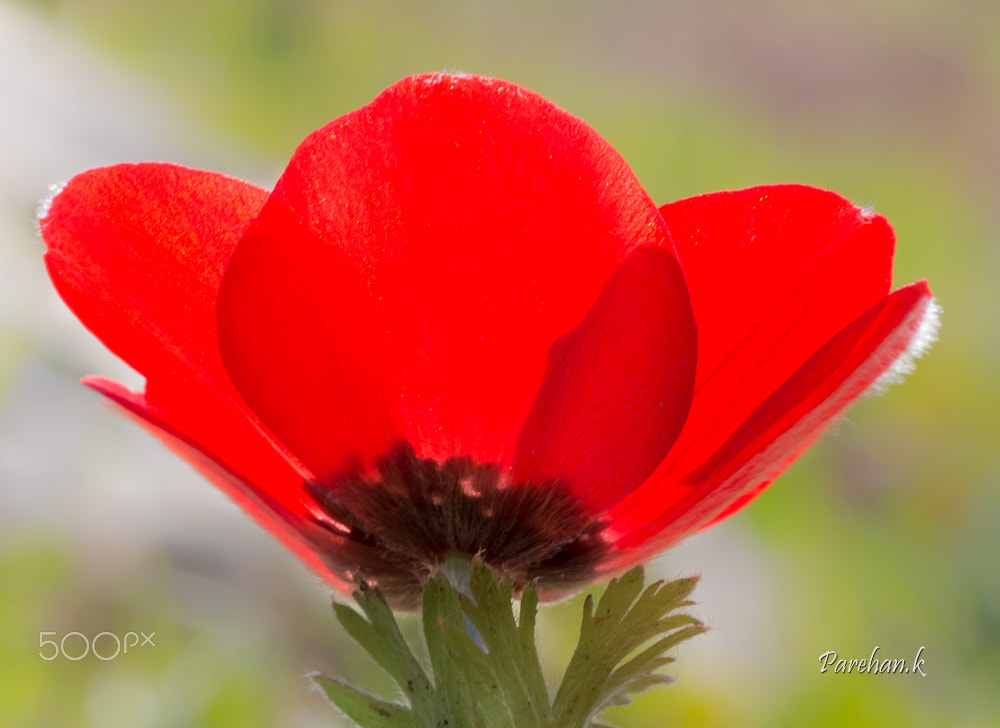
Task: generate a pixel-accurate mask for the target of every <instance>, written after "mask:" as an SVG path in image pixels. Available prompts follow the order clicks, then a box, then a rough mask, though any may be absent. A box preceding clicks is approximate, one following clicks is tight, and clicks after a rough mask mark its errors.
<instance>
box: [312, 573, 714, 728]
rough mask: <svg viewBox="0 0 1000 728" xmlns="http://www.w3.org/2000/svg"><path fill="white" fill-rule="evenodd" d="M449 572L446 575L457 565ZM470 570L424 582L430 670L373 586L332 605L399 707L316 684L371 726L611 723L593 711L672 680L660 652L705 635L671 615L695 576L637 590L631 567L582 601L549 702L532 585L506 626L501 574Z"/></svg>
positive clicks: (549, 727) (557, 727)
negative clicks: (348, 602)
mask: <svg viewBox="0 0 1000 728" xmlns="http://www.w3.org/2000/svg"><path fill="white" fill-rule="evenodd" d="M450 567H451V569H452V570H454V568H455V564H454V562H452V564H451V565H450ZM469 569H470V571H469V574H468V581H465V580H464V579H463V578H461V577H462V574H461V572H458V574H457V575H456V574H451V572H449V574H451V576H452V577H453V578H457V579H458V581H459V583H460V584H464V586H463V587H461V588H455V586H454V585H452V584H450V583H449V582H448V579H447V578H445V576H444V575H443V574H440V573H438V574H435V575H432V577H431V578H430V580H429V581H428V583H427V585H426V587H425V591H424V604H423V627H424V636H425V639H426V642H427V654H428V657H429V660H430V671H429V673H428V672H425V671H424V669H423V668H422V667H421V666H420V664H419V663H418V662H417V660H416V658H415V657H414V656H413V653H412V651H411V650H410V648H409V645H408V644H407V643H406V640H405V639H404V638H403V636H402V633H401V632H400V630H399V626H398V624H397V623H396V620H395V617H394V616H393V615H392V612H391V610H390V609H389V607H388V605H387V604H386V602H385V599H384V598H383V597H382V595H381V594H380V593H379V592H378V590H374V589H361V590H359V592H358V593H356V594H355V599H356V601H357V602H358V605H359V606H360V607H361V610H362V613H358V612H356V611H355V610H353V609H351V608H349V607H347V606H344V605H336V606H335V610H336V613H337V618H338V619H339V620H340V622H341V624H343V626H344V628H345V630H347V632H348V634H350V635H351V636H352V637H353V638H354V639H355V640H357V641H358V643H359V644H361V645H362V646H363V647H364V648H365V649H366V650H368V652H369V653H370V654H371V655H372V657H373V658H374V659H375V660H376V662H377V663H378V664H379V665H380V666H381V667H382V668H383V669H384V670H386V672H388V673H389V675H390V676H391V677H392V678H393V680H394V681H395V682H396V684H397V685H398V686H399V688H400V690H401V691H402V693H403V694H404V695H405V696H406V697H407V699H408V700H409V701H410V707H409V708H407V707H406V706H403V705H397V704H395V703H391V702H388V701H385V700H382V699H380V698H377V697H375V696H372V695H368V694H366V693H364V692H362V691H360V690H356V689H354V688H351V687H349V686H347V685H345V684H343V683H340V682H339V681H336V680H331V679H330V678H323V677H317V678H314V679H316V681H317V684H319V685H321V687H322V688H323V689H324V691H325V692H326V693H327V695H328V696H329V697H330V699H331V700H333V701H334V702H335V703H336V704H337V705H338V706H339V707H340V708H341V710H343V711H344V713H345V714H347V715H348V716H350V717H351V718H352V719H353V720H356V721H358V722H359V724H362V725H364V726H374V728H438V727H439V726H461V727H462V728H465V727H466V726H469V727H470V728H610V726H606V725H605V724H603V723H597V722H594V716H595V715H597V714H598V713H599V712H600V711H601V710H603V709H604V708H606V707H608V706H610V705H622V704H625V703H627V702H629V700H630V699H631V696H632V695H634V694H636V693H639V692H642V691H643V690H646V689H648V688H650V687H653V686H656V685H662V684H665V683H669V682H670V681H671V679H672V678H670V677H669V676H667V675H663V674H661V673H659V672H657V671H658V670H659V669H661V668H662V667H664V666H666V665H668V664H670V663H671V662H672V661H673V658H672V657H669V656H667V655H666V654H665V653H666V651H667V650H669V649H671V648H672V647H674V646H675V645H676V644H677V643H678V642H680V641H682V640H684V639H687V638H689V637H692V636H694V635H696V634H700V633H701V632H703V631H704V627H703V625H702V624H701V623H700V622H699V621H698V620H697V619H695V618H694V617H691V616H689V615H686V614H676V613H674V611H675V610H676V609H678V608H682V607H684V606H687V605H689V604H690V602H689V601H687V597H688V595H689V594H690V593H691V590H692V589H693V588H694V584H695V582H696V579H681V580H678V581H676V582H671V583H669V584H664V583H662V582H657V583H655V584H652V585H650V586H648V587H646V588H643V583H644V576H643V572H642V569H640V568H636V569H633V570H631V571H629V572H628V573H626V574H624V575H623V576H622V577H620V578H619V579H615V580H613V581H612V582H611V583H610V584H609V585H608V586H607V588H606V589H605V591H604V593H603V594H602V595H601V597H600V598H599V599H598V600H597V602H596V605H595V602H594V599H593V598H592V597H590V596H588V597H587V599H586V600H585V602H584V609H583V617H582V620H581V624H580V641H579V643H578V644H577V647H576V650H575V651H574V653H573V656H572V658H571V659H570V663H569V665H568V667H567V668H566V674H565V676H564V679H563V682H562V685H561V686H560V687H559V690H558V692H557V693H556V697H555V700H554V701H550V699H549V693H548V689H547V687H546V684H545V678H544V675H543V673H542V669H541V662H540V660H539V658H538V651H537V646H536V642H535V617H536V614H537V608H538V593H537V590H536V589H535V587H534V586H532V585H529V586H528V587H527V588H526V589H525V591H524V593H523V595H522V598H521V607H520V611H519V613H518V616H517V619H515V617H514V611H513V604H512V601H511V591H512V590H511V582H510V579H509V578H505V579H502V580H501V579H499V578H498V577H497V575H496V574H495V573H494V572H493V571H492V570H491V569H490V568H489V567H487V566H485V565H484V564H482V563H481V562H479V561H478V560H473V561H472V562H471V563H470V564H469ZM463 592H466V593H463ZM470 625H471V626H470ZM469 630H473V631H474V634H478V637H479V639H480V640H481V643H480V642H477V641H474V640H473V639H472V637H470V635H469ZM650 643H651V644H650ZM643 645H646V646H645V647H644V648H643ZM637 650H639V651H638V652H637Z"/></svg>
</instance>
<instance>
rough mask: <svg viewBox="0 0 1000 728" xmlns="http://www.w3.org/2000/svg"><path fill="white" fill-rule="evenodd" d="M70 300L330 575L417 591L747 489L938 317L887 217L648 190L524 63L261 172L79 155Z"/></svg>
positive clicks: (547, 573)
mask: <svg viewBox="0 0 1000 728" xmlns="http://www.w3.org/2000/svg"><path fill="white" fill-rule="evenodd" d="M41 228H42V234H43V237H44V239H45V242H46V244H47V245H48V252H47V253H46V257H45V261H46V265H47V266H48V271H49V274H50V276H51V277H52V280H53V282H54V283H55V285H56V287H57V289H58V290H59V293H60V294H61V295H62V297H63V299H64V300H65V301H66V303H67V304H68V305H69V306H70V308H71V309H72V310H73V311H74V312H75V313H76V314H77V316H79V318H80V319H81V321H83V323H84V324H85V325H86V326H87V327H88V328H89V329H90V330H91V331H92V332H93V333H94V334H95V335H96V336H98V337H99V338H100V339H101V340H102V341H103V342H104V343H105V344H106V345H107V346H108V347H109V348H110V349H111V350H112V351H114V352H115V353H116V354H117V355H118V356H120V357H121V358H122V359H124V360H125V361H126V362H128V363H129V364H131V365H132V366H133V367H134V368H135V369H136V370H138V371H139V372H140V373H141V374H142V375H144V376H145V377H146V389H145V391H144V392H131V391H129V390H127V389H126V388H124V387H123V386H121V385H120V384H117V383H116V382H113V381H110V380H107V379H104V378H101V377H88V378H87V379H85V380H84V382H85V383H86V384H87V385H89V386H90V387H92V388H94V389H96V390H97V391H98V392H100V393H101V394H103V395H105V396H106V397H108V398H109V399H111V400H112V401H114V402H115V403H117V404H118V405H120V406H121V407H123V408H124V409H126V410H127V411H128V412H130V413H131V414H132V415H133V416H135V417H136V418H138V419H139V420H141V421H142V422H143V423H145V424H146V425H147V426H148V427H149V428H150V429H151V430H153V431H154V432H155V433H156V434H157V435H159V436H160V437H161V438H162V439H163V440H164V441H166V442H167V443H168V444H170V445H171V446H172V447H174V448H175V449H176V450H178V451H179V452H180V453H181V454H183V455H184V457H186V458H187V459H188V460H190V461H191V462H192V463H194V464H195V465H196V466H197V467H198V468H199V469H200V470H201V471H202V472H203V473H205V474H206V475H207V476H208V477H209V478H211V479H212V480H213V481H214V482H215V483H216V484H218V485H219V486H220V487H222V488H223V489H224V490H225V491H226V492H227V493H228V494H229V495H230V496H232V497H233V498H234V499H236V501H237V502H239V504H240V505H241V506H242V507H243V508H245V509H246V510H247V511H248V512H249V513H250V514H251V515H253V516H254V517H255V518H256V519H257V520H258V521H259V522H260V523H261V524H262V525H264V526H265V527H266V528H268V529H269V530H270V531H271V532H272V533H274V534H275V535H276V536H277V537H278V538H280V539H281V540H282V541H283V542H284V543H286V544H287V545H288V546H289V547H291V548H292V549H293V550H294V551H295V552H296V553H298V554H299V555H300V556H301V557H302V558H304V559H305V560H306V561H307V562H308V563H309V564H311V565H312V566H313V567H314V568H316V569H317V570H318V571H320V572H321V573H323V574H325V575H326V576H327V577H328V578H329V579H330V580H331V581H332V582H333V583H334V584H336V585H339V586H344V584H345V583H346V582H349V581H350V579H352V578H353V577H354V576H356V575H361V576H364V577H365V578H367V579H369V580H372V581H376V582H377V583H379V584H380V586H382V587H383V590H385V591H386V592H387V593H388V595H389V597H390V598H391V599H392V600H394V601H395V602H396V603H398V604H403V605H405V604H412V603H413V599H414V595H415V594H417V593H419V586H420V583H421V579H422V578H423V577H424V576H425V575H426V573H427V571H428V570H429V568H430V567H431V566H432V565H433V564H434V563H436V562H437V561H439V560H440V559H441V558H443V556H444V555H445V554H447V553H449V552H464V553H469V554H473V553H480V554H481V555H482V556H483V558H484V559H485V560H486V561H487V562H488V563H490V564H492V565H493V566H495V567H496V568H497V569H500V570H502V571H505V572H507V573H510V574H511V575H512V576H513V577H514V579H515V580H516V581H518V582H519V583H520V584H523V583H524V582H525V581H526V580H528V579H538V580H539V583H540V585H541V587H542V589H543V592H544V591H547V592H548V593H549V594H550V595H552V594H557V593H559V592H560V591H562V590H564V589H570V588H574V587H576V586H578V585H580V584H581V583H585V582H588V581H591V580H593V579H595V578H598V577H599V576H601V575H603V574H604V573H606V572H609V571H618V570H621V569H623V568H624V567H626V566H628V565H631V564H633V563H635V562H637V561H640V560H642V559H644V558H646V557H648V556H649V555H651V554H653V553H655V552H656V551H659V550H661V549H663V548H665V547H667V546H669V545H670V544H672V543H675V542H676V541H678V540H680V539H682V538H684V537H685V536H687V535H689V534H691V533H692V532H694V531H697V530H698V529H699V528H702V527H704V526H705V525H706V524H709V523H711V522H713V521H715V520H718V519H719V518H721V517H723V516H725V515H728V514H729V513H731V512H733V511H734V510H736V509H737V508H739V507H740V506H742V505H743V504H745V503H746V502H747V501H748V500H750V499H751V498H752V497H753V496H754V495H756V494H757V493H759V492H760V491H761V490H762V489H763V488H764V487H765V486H766V485H767V484H768V483H770V482H771V481H772V480H773V479H774V478H775V477H777V476H778V475H779V474H780V473H781V472H782V471H783V470H784V469H785V468H786V467H787V466H788V465H789V463H790V462H791V461H792V460H794V458H795V457H796V456H797V455H798V454H799V453H800V452H802V450H803V449H804V448H806V447H807V446H808V445H809V444H810V443H811V442H812V441H813V440H814V439H815V438H816V437H817V436H818V435H819V433H820V432H821V431H822V430H823V428H824V427H825V426H826V425H827V424H828V423H829V422H830V421H831V419H833V418H835V417H836V416H837V415H838V414H839V413H840V412H841V411H842V410H843V409H844V408H845V407H846V406H847V405H849V404H850V403H851V402H853V401H854V400H856V399H858V398H860V397H862V396H863V395H864V393H865V392H867V391H868V390H869V389H871V388H872V387H873V385H877V384H878V383H879V381H880V379H884V378H885V377H887V376H891V375H892V374H893V372H896V371H898V370H900V369H901V368H903V367H906V366H908V362H909V360H910V358H912V355H913V354H914V353H917V350H918V349H919V348H920V347H922V346H924V345H925V344H926V343H927V342H928V341H929V340H930V338H931V337H932V334H933V321H934V318H935V317H934V310H935V307H934V304H933V302H932V299H931V294H930V291H929V290H928V287H927V285H926V283H925V282H923V281H921V282H919V283H914V284H912V285H909V286H905V287H903V288H900V289H898V290H896V291H894V292H891V293H890V280H891V266H892V255H893V234H892V230H891V228H890V227H889V224H888V223H887V222H886V220H885V219H884V218H883V217H881V216H879V215H875V214H873V213H871V212H869V211H866V210H863V209H859V208H858V207H856V206H855V205H853V204H851V203H850V202H848V201H847V200H845V199H843V198H841V197H840V196H838V195H836V194H834V193H832V192H826V191H823V190H818V189H814V188H810V187H803V186H798V185H782V186H774V187H758V188H753V189H748V190H742V191H737V192H720V193H714V194H707V195H702V196H699V197H695V198H691V199H687V200H682V201H680V202H674V203H670V204H667V205H665V206H663V207H661V208H659V209H658V208H657V207H656V205H655V204H654V203H653V202H652V200H651V199H650V198H649V196H648V195H647V194H646V192H645V191H644V190H643V189H642V187H641V186H640V185H639V182H638V181H637V180H636V178H635V177H634V176H633V174H632V172H631V170H630V169H629V167H628V166H627V165H626V164H625V162H624V161H623V160H622V158H621V157H620V156H619V155H618V154H617V153H616V152H615V150H614V149H612V148H611V146H610V145H609V144H608V143H607V142H606V141H605V140H604V139H602V138H601V137H600V136H599V135H598V134H597V133H596V132H595V131H594V130H593V129H591V128H590V127H588V126H587V125H586V124H584V123H583V122H582V121H580V120H579V119H576V118H574V117H573V116H571V115H569V114H568V113H566V112H565V111H563V110H562V109H559V108H558V107H556V106H554V105H553V104H552V103H550V102H548V101H546V100H545V99H543V98H541V97H540V96H538V95H536V94H534V93H532V92H531V91H528V90H525V89H523V88H520V87H518V86H516V85H514V84H510V83H507V82H505V81H498V80H492V79H487V78H480V77H475V76H464V75H448V74H435V75H429V76H418V77H414V78H408V79H404V80H403V81H400V82H399V83H397V84H396V85H394V86H392V87H390V88H389V89H387V90H386V91H384V92H383V93H382V94H380V95H379V96H378V97H377V98H376V99H375V100H374V101H373V102H372V103H371V104H369V105H368V106H365V107H363V108H361V109H358V110H357V111H354V112H352V113H349V114H347V115H346V116H343V117H341V118H339V119H336V120H335V121H333V122H331V123H330V124H328V125H327V126H325V127H323V128H322V129H320V130H318V131H316V132H315V133H313V134H312V135H310V136H309V137H308V138H307V139H306V140H305V141H304V142H303V143H302V145H301V146H300V147H299V148H298V150H297V151H296V152H295V154H294V156H293V157H292V160H291V162H290V163H289V165H288V168H287V169H286V171H285V173H284V174H283V175H282V177H281V178H280V179H279V180H278V183H277V185H276V186H275V188H274V190H273V191H272V192H270V193H269V192H267V191H265V190H262V189H260V188H258V187H255V186H253V185H250V184H248V183H246V182H241V181H239V180H235V179H231V178H228V177H225V176H222V175H220V174H216V173H213V172H201V171H195V170H191V169H186V168H183V167H177V166H173V165H168V164H137V165H132V164H128V165H118V166H114V167H107V168H103V169H95V170H91V171H89V172H85V173H83V174H81V175H79V176H77V177H74V178H73V179H72V180H71V181H70V182H69V184H67V185H66V186H65V187H64V188H63V189H62V190H61V191H60V192H59V193H58V194H57V195H56V196H55V198H54V199H53V200H52V203H51V205H50V207H49V208H48V210H47V211H46V212H45V213H44V216H43V217H42V220H41Z"/></svg>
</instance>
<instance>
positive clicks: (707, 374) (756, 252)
mask: <svg viewBox="0 0 1000 728" xmlns="http://www.w3.org/2000/svg"><path fill="white" fill-rule="evenodd" d="M661 212H662V213H663V215H664V218H665V219H666V220H667V222H668V225H669V226H670V229H671V236H672V237H674V238H675V243H676V245H677V251H678V257H679V258H680V260H681V265H682V267H683V268H684V275H685V278H686V279H687V284H688V289H689V290H690V293H691V305H692V307H693V308H694V315H695V321H696V322H697V324H698V374H697V380H696V385H695V395H694V400H693V402H692V404H691V411H690V413H689V415H688V419H687V422H686V424H685V426H684V430H683V431H682V432H681V435H680V437H679V438H678V439H677V442H676V443H675V444H674V447H673V448H672V449H671V451H670V453H669V454H668V456H667V458H666V459H665V460H664V462H663V464H662V465H661V466H660V468H659V469H658V471H657V473H656V476H657V479H658V480H660V481H662V480H664V479H669V478H672V477H674V478H675V477H679V474H681V473H686V472H689V471H691V470H693V469H695V468H696V467H698V465H699V464H700V463H702V462H704V461H705V460H707V459H708V458H710V457H711V456H712V454H713V453H714V452H715V451H716V450H718V449H719V448H720V447H721V446H722V444H723V443H724V442H726V440H727V438H729V437H730V436H731V435H732V433H733V432H734V431H735V429H736V428H738V427H739V426H740V424H741V423H742V422H743V421H744V420H745V419H746V418H747V417H748V416H749V415H750V413H751V412H752V411H753V410H754V409H755V408H756V407H757V406H759V405H760V403H761V402H763V401H764V400H765V399H766V398H767V397H769V396H770V395H771V394H772V393H773V392H774V391H775V390H776V389H777V388H778V387H779V386H781V384H782V383H784V382H785V380H787V379H788V378H789V377H790V376H791V375H792V374H793V373H794V372H795V371H796V369H798V368H799V367H800V366H802V364H804V363H805V362H806V360H807V359H809V357H810V356H812V355H813V354H814V353H815V352H816V351H817V350H818V349H819V348H820V347H822V346H823V345H824V344H825V343H826V342H827V341H829V340H830V339H831V338H832V337H833V336H835V335H836V334H837V333H838V332H840V331H841V330H842V329H843V328H844V327H845V326H847V325H848V324H849V323H851V322H852V321H854V320H855V319H856V318H857V317H858V316H860V315H861V314H863V313H864V312H865V311H867V310H868V309H869V308H870V307H871V306H873V305H874V304H875V303H877V302H878V301H880V300H882V299H883V298H884V297H885V295H886V293H887V292H888V288H889V280H890V277H891V266H892V250H893V244H894V239H893V234H892V229H891V228H890V227H889V225H888V223H887V222H886V221H885V219H884V218H882V217H880V216H878V215H871V214H868V213H866V212H864V211H863V210H860V209H858V208H857V207H855V206H854V205H852V204H851V203H850V202H848V201H847V200H845V199H844V198H842V197H840V196H839V195H837V194H835V193H833V192H826V191H824V190H818V189H815V188H812V187H803V186H799V185H783V186H776V187H757V188H752V189H748V190H741V191H738V192H720V193H715V194H710V195H703V196H701V197H695V198H692V199H689V200H682V201H680V202H675V203H672V204H670V205H665V206H664V207H663V208H661Z"/></svg>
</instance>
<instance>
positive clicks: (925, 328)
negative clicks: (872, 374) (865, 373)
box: [859, 298, 942, 399]
mask: <svg viewBox="0 0 1000 728" xmlns="http://www.w3.org/2000/svg"><path fill="white" fill-rule="evenodd" d="M941 313H942V309H941V306H939V305H938V302H937V301H936V300H935V299H933V298H932V299H931V300H930V301H929V302H928V303H927V308H926V310H925V311H924V315H923V317H922V318H921V319H920V324H919V325H918V326H917V331H916V333H914V334H913V338H912V339H910V343H909V344H907V346H906V349H904V350H903V353H902V354H900V355H899V356H898V357H896V361H894V362H893V363H892V364H891V365H890V366H889V368H888V369H886V370H885V371H884V372H882V374H881V375H880V376H879V378H878V379H876V380H875V381H874V382H872V385H871V386H870V387H868V389H867V390H866V391H865V393H864V394H863V395H862V396H861V397H860V398H859V399H866V398H868V397H874V396H881V395H882V394H885V391H886V390H887V389H888V388H889V387H890V386H891V385H893V384H902V383H903V381H904V380H905V379H906V377H907V375H909V374H912V373H913V371H914V370H915V369H916V368H917V359H919V358H920V357H922V356H923V355H924V354H925V353H927V351H928V350H929V349H930V348H931V345H932V344H933V343H934V342H935V341H937V338H938V331H939V330H940V328H941Z"/></svg>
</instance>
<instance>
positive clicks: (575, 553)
mask: <svg viewBox="0 0 1000 728" xmlns="http://www.w3.org/2000/svg"><path fill="white" fill-rule="evenodd" d="M307 490H308V492H309V494H310V495H311V496H312V497H313V498H314V499H315V501H316V503H317V504H318V505H319V507H320V509H321V510H322V512H323V514H325V516H326V517H327V518H322V519H321V518H317V519H316V522H317V523H318V524H319V525H321V526H323V527H324V528H326V529H327V530H328V531H329V532H331V533H332V534H333V535H334V536H335V539H334V542H333V543H332V544H331V546H330V548H328V549H324V550H323V556H324V559H325V560H326V562H327V564H328V566H330V568H331V569H333V571H334V572H335V573H337V574H338V575H340V576H341V577H342V578H346V579H358V578H361V579H363V580H365V581H367V582H368V583H374V584H377V585H378V586H379V588H380V589H381V590H382V591H383V593H384V594H385V595H386V598H387V599H388V600H389V602H390V603H391V604H393V605H394V606H396V607H399V608H415V607H417V606H419V599H420V594H421V591H422V588H423V582H424V581H425V580H426V578H427V576H428V575H429V573H430V571H431V569H432V568H433V567H434V566H436V565H438V564H440V563H441V562H443V561H444V559H445V558H446V557H448V556H453V555H456V554H459V555H462V554H464V555H468V556H470V557H471V556H475V555H478V556H479V557H480V558H482V559H483V561H485V562H486V563H487V564H489V565H490V566H491V567H493V569H494V570H496V571H498V572H499V573H502V574H506V575H509V576H510V577H511V579H512V581H513V583H514V586H515V588H516V589H517V590H518V591H520V590H521V589H523V588H524V586H526V585H527V584H528V583H529V582H531V581H533V580H537V581H538V583H539V586H540V587H541V590H542V592H543V594H544V593H545V592H546V591H548V593H549V595H550V596H551V595H553V593H555V595H556V596H558V593H559V592H562V591H567V590H571V589H575V588H578V587H579V586H581V585H583V584H585V583H588V582H590V581H592V580H593V579H594V578H595V577H596V569H597V566H598V565H599V564H600V563H601V561H602V560H603V557H604V556H605V555H606V553H607V550H608V545H607V543H606V542H605V541H604V539H603V538H602V531H603V529H604V523H602V522H601V521H600V519H599V518H597V517H596V516H595V515H594V514H592V513H588V512H587V511H586V510H585V509H584V508H583V506H582V504H581V503H580V501H579V499H577V498H576V497H575V496H574V495H573V494H572V493H571V492H570V490H569V488H568V487H567V486H566V485H565V484H564V483H562V482H558V481H556V482H544V483H506V482H504V479H503V478H502V477H501V473H500V471H499V470H498V469H497V468H496V467H495V466H492V465H484V464H477V463H474V462H473V461H472V460H470V459H468V458H453V459H450V460H447V461H445V462H443V463H439V462H437V461H434V460H430V459H422V458H418V457H417V456H416V453H415V452H414V451H413V448H412V447H411V446H410V445H409V444H408V443H401V444H399V445H398V446H396V447H395V448H394V449H393V451H392V452H391V453H390V454H389V455H388V456H387V457H385V458H383V459H381V460H380V461H379V462H378V463H377V465H376V474H375V475H374V476H346V477H342V478H339V479H338V480H337V481H336V482H335V483H333V484H323V483H318V482H311V483H309V484H308V486H307Z"/></svg>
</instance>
